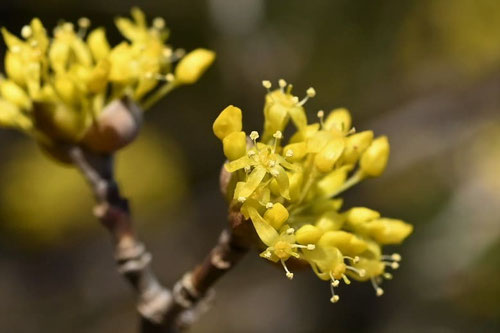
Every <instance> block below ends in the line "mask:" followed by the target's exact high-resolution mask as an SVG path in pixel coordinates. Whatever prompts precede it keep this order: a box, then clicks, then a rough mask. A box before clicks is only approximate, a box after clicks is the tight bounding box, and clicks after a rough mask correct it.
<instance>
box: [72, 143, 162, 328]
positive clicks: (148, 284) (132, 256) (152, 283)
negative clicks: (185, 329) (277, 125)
mask: <svg viewBox="0 0 500 333" xmlns="http://www.w3.org/2000/svg"><path fill="white" fill-rule="evenodd" d="M68 154H69V156H70V157H71V160H72V161H73V163H74V165H76V166H77V167H78V169H79V170H80V172H81V173H82V174H83V176H84V177H85V179H86V180H87V181H88V183H89V185H90V187H91V188H92V190H93V192H94V195H95V197H96V201H97V205H96V206H95V209H94V214H95V215H96V217H97V218H98V219H99V220H100V221H101V222H102V224H103V225H104V226H105V227H106V228H107V229H108V231H109V232H110V234H111V237H112V240H113V245H114V252H115V260H116V263H117V266H118V271H119V272H120V273H121V274H122V275H123V276H124V277H125V278H126V280H127V281H128V282H129V283H130V284H131V286H132V287H133V288H134V290H135V291H136V292H137V296H138V299H137V309H138V311H139V313H140V315H141V320H142V322H143V324H144V325H143V332H153V330H150V329H149V328H148V327H154V326H156V325H157V324H160V323H161V322H162V321H163V318H164V314H165V309H166V308H167V304H169V303H171V299H172V295H171V293H170V291H169V290H168V289H166V288H165V287H163V286H162V285H161V284H160V282H159V281H158V279H157V278H156V276H155V274H154V272H153V271H152V269H151V258H152V257H151V254H150V253H149V252H147V250H146V248H145V247H144V245H143V244H142V243H141V242H140V241H139V240H138V239H137V237H136V235H135V232H134V230H133V226H132V220H131V215H130V208H129V204H128V200H127V199H125V198H123V197H122V196H121V195H120V191H119V188H118V185H117V184H116V182H115V181H114V176H113V157H112V156H111V155H96V154H93V153H89V152H86V151H84V150H82V149H81V148H80V147H71V148H70V149H69V151H68Z"/></svg>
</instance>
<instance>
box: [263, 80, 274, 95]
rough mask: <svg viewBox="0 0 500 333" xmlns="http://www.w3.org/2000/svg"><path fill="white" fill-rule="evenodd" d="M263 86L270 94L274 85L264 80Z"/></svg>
mask: <svg viewBox="0 0 500 333" xmlns="http://www.w3.org/2000/svg"><path fill="white" fill-rule="evenodd" d="M262 86H263V87H264V88H266V89H267V92H268V93H270V92H271V90H270V89H271V87H272V86H273V84H272V83H271V81H269V80H264V81H262Z"/></svg>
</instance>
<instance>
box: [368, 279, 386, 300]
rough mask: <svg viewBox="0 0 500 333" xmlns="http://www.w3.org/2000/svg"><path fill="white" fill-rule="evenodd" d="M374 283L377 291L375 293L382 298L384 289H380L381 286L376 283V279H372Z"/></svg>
mask: <svg viewBox="0 0 500 333" xmlns="http://www.w3.org/2000/svg"><path fill="white" fill-rule="evenodd" d="M370 280H371V282H372V286H373V289H375V293H376V295H377V296H382V295H383V294H384V289H382V288H380V286H379V285H378V284H377V282H375V279H374V278H371V279H370Z"/></svg>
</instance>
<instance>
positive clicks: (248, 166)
mask: <svg viewBox="0 0 500 333" xmlns="http://www.w3.org/2000/svg"><path fill="white" fill-rule="evenodd" d="M243 169H244V170H245V173H249V172H250V170H251V169H252V168H251V167H250V165H245V167H244V168H243Z"/></svg>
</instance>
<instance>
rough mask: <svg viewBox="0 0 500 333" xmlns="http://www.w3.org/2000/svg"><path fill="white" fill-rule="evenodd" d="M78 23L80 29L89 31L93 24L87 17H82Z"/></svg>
mask: <svg viewBox="0 0 500 333" xmlns="http://www.w3.org/2000/svg"><path fill="white" fill-rule="evenodd" d="M77 23H78V26H79V27H80V28H82V29H87V28H88V27H90V23H91V22H90V20H89V19H88V18H87V17H80V18H79V19H78V22H77Z"/></svg>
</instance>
